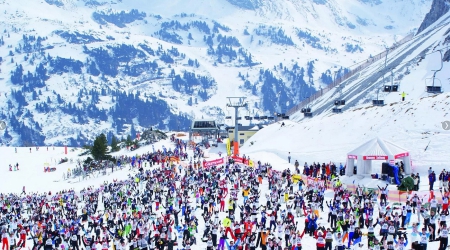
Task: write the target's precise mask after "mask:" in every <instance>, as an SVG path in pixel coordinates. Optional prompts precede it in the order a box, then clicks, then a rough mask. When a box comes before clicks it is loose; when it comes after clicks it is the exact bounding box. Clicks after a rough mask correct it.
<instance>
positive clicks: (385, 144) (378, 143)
mask: <svg viewBox="0 0 450 250" xmlns="http://www.w3.org/2000/svg"><path fill="white" fill-rule="evenodd" d="M372 160H385V161H386V162H389V163H390V164H391V165H393V164H394V162H395V161H396V160H401V161H403V164H404V170H405V174H411V158H410V155H409V151H408V150H406V149H404V148H402V147H400V146H397V145H396V144H394V143H392V142H389V141H386V140H384V139H381V138H378V137H377V138H374V139H372V140H370V141H368V142H366V143H364V144H363V145H361V146H359V147H358V148H356V149H355V150H353V151H351V152H350V153H348V154H347V168H346V170H345V175H347V176H352V175H353V169H354V166H355V161H356V162H357V164H356V166H357V169H356V172H357V174H358V175H370V174H374V173H379V172H381V171H376V170H375V171H373V170H372Z"/></svg>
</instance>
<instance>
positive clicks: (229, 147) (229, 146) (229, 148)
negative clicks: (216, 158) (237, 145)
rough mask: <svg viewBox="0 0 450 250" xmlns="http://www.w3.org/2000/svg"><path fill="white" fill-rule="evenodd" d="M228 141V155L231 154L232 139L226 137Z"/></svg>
mask: <svg viewBox="0 0 450 250" xmlns="http://www.w3.org/2000/svg"><path fill="white" fill-rule="evenodd" d="M226 143H227V155H228V156H230V155H231V143H230V139H228V138H227V139H226Z"/></svg>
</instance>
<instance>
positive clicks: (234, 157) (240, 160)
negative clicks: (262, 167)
mask: <svg viewBox="0 0 450 250" xmlns="http://www.w3.org/2000/svg"><path fill="white" fill-rule="evenodd" d="M231 158H233V159H234V162H239V163H244V158H242V157H239V156H235V155H233V157H231Z"/></svg>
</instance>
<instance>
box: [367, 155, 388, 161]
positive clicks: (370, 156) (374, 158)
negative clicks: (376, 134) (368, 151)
mask: <svg viewBox="0 0 450 250" xmlns="http://www.w3.org/2000/svg"><path fill="white" fill-rule="evenodd" d="M387 159H388V157H387V156H383V155H368V156H363V160H387Z"/></svg>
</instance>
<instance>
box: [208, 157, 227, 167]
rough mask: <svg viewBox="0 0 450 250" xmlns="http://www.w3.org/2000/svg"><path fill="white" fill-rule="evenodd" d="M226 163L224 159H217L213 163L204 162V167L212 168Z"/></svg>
mask: <svg viewBox="0 0 450 250" xmlns="http://www.w3.org/2000/svg"><path fill="white" fill-rule="evenodd" d="M224 162H225V161H224V160H223V158H220V159H215V160H212V161H204V162H203V167H205V168H206V167H212V166H216V165H220V164H223V163H224Z"/></svg>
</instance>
